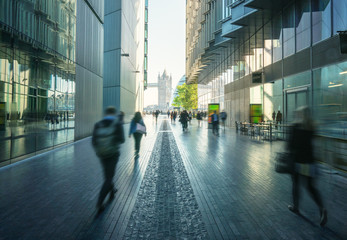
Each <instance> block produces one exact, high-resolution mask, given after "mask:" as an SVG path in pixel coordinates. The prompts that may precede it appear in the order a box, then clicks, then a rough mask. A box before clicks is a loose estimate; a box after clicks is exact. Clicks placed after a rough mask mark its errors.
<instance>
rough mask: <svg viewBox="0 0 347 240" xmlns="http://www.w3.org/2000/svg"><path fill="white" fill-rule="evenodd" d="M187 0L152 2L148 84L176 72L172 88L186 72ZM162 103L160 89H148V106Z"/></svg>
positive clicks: (155, 0) (149, 14)
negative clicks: (164, 74) (166, 74)
mask: <svg viewBox="0 0 347 240" xmlns="http://www.w3.org/2000/svg"><path fill="white" fill-rule="evenodd" d="M185 11H186V0H149V1H148V83H153V82H157V78H158V73H159V72H160V73H161V74H162V73H163V71H164V69H166V71H167V73H168V74H170V73H171V74H172V87H173V88H175V87H176V84H177V82H178V81H179V80H180V78H181V77H182V76H183V75H184V74H185V27H186V26H185V19H186V16H185ZM152 104H158V90H157V89H156V88H147V90H145V101H144V106H145V107H146V106H147V105H152Z"/></svg>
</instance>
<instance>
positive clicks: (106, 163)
mask: <svg viewBox="0 0 347 240" xmlns="http://www.w3.org/2000/svg"><path fill="white" fill-rule="evenodd" d="M120 118H122V117H121V115H118V116H117V115H116V108H115V107H112V106H110V107H107V108H106V110H105V117H104V118H103V119H102V120H101V121H99V122H97V123H96V124H95V126H94V131H93V137H92V144H93V147H94V150H95V152H96V155H97V156H98V157H99V159H100V162H101V165H102V168H103V170H104V184H103V185H102V187H101V190H100V194H99V199H98V202H97V205H96V207H97V210H98V213H100V212H102V211H103V210H104V208H105V207H104V205H103V202H104V199H105V198H106V196H107V194H108V193H110V200H113V199H114V194H115V193H116V192H117V189H115V188H114V186H113V177H114V174H115V169H116V165H117V162H118V159H119V155H120V151H119V148H120V147H119V145H120V144H122V143H124V141H125V138H124V129H123V122H122V120H121V119H120Z"/></svg>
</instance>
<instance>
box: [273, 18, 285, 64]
mask: <svg viewBox="0 0 347 240" xmlns="http://www.w3.org/2000/svg"><path fill="white" fill-rule="evenodd" d="M282 40H283V32H282V14H280V15H278V16H277V17H275V18H274V19H273V20H272V46H273V62H277V61H279V60H281V59H282Z"/></svg>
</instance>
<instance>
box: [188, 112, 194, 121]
mask: <svg viewBox="0 0 347 240" xmlns="http://www.w3.org/2000/svg"><path fill="white" fill-rule="evenodd" d="M192 116H193V115H192V112H191V111H189V113H188V121H189V124H192Z"/></svg>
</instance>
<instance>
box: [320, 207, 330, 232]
mask: <svg viewBox="0 0 347 240" xmlns="http://www.w3.org/2000/svg"><path fill="white" fill-rule="evenodd" d="M327 222H328V213H327V210H326V209H325V208H323V210H322V213H321V216H320V226H321V227H324V225H325V224H327Z"/></svg>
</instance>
